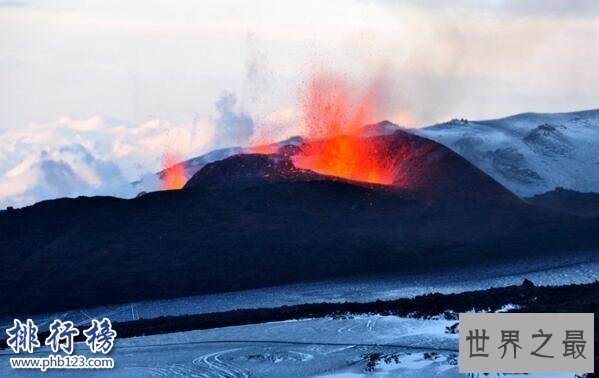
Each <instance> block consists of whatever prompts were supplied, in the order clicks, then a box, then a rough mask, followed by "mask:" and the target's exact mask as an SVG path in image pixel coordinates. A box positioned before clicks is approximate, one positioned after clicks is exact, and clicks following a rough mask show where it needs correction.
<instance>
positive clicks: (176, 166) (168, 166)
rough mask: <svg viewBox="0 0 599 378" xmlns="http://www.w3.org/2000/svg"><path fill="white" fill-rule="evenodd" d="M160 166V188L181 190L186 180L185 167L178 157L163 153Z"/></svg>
mask: <svg viewBox="0 0 599 378" xmlns="http://www.w3.org/2000/svg"><path fill="white" fill-rule="evenodd" d="M162 166H163V167H164V174H163V176H162V188H163V189H164V190H170V189H181V188H182V187H183V185H185V182H186V181H187V178H186V177H185V167H184V166H183V163H181V159H180V158H179V156H177V155H176V154H173V153H165V154H164V156H163V157H162Z"/></svg>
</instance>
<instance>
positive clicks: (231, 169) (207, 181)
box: [185, 154, 326, 188]
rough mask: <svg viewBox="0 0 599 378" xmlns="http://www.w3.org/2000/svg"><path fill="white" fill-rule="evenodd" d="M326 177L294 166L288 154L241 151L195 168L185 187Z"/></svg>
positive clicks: (250, 183) (253, 183) (237, 185)
mask: <svg viewBox="0 0 599 378" xmlns="http://www.w3.org/2000/svg"><path fill="white" fill-rule="evenodd" d="M324 178H326V177H325V176H323V175H319V174H317V173H314V172H312V171H309V170H305V169H299V168H296V167H295V166H294V165H293V163H292V162H291V160H290V159H289V157H288V156H285V155H279V154H272V155H265V154H240V155H234V156H231V157H229V158H226V159H224V160H221V161H217V162H214V163H210V164H207V165H206V166H205V167H204V168H202V169H201V170H200V171H199V172H197V173H196V174H195V175H193V177H192V178H191V179H189V181H188V182H187V184H185V187H186V188H193V187H198V186H206V185H220V186H233V187H236V188H239V187H240V186H244V187H245V186H247V185H256V184H259V183H265V182H277V181H288V182H292V181H309V180H322V179H324Z"/></svg>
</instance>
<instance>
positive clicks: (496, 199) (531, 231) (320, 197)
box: [0, 125, 599, 315]
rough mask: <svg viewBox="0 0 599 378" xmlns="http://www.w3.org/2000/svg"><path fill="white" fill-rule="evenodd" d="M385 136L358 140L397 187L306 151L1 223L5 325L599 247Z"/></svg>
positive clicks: (428, 153) (585, 229)
mask: <svg viewBox="0 0 599 378" xmlns="http://www.w3.org/2000/svg"><path fill="white" fill-rule="evenodd" d="M383 126H384V125H383ZM374 134H375V135H373V134H372V133H370V134H368V135H359V136H354V137H358V138H366V139H367V140H366V142H368V143H369V146H374V148H375V150H376V151H378V153H379V154H380V156H381V157H384V160H383V161H384V164H383V165H376V167H384V168H385V169H386V171H385V174H386V176H385V177H386V178H388V184H381V183H378V182H370V181H360V180H355V179H352V178H347V177H341V176H335V175H331V174H327V173H326V172H317V171H314V170H312V169H307V168H306V166H309V165H310V164H309V163H306V161H305V159H306V157H309V156H310V155H312V154H314V151H317V146H316V147H315V145H314V144H312V145H308V144H307V143H325V144H326V143H327V141H326V140H320V141H310V142H306V141H304V142H303V143H292V144H284V145H281V146H279V147H278V148H277V149H275V150H274V152H273V151H272V150H270V149H269V152H272V153H269V154H256V153H253V154H236V155H233V156H230V157H227V158H224V159H222V160H219V161H214V162H212V163H208V164H206V165H205V166H203V168H201V169H200V170H199V171H198V172H197V173H195V174H194V175H193V177H192V178H191V179H190V180H189V181H188V182H187V183H186V184H185V186H184V187H183V188H182V189H180V190H167V191H161V192H152V193H148V194H145V195H142V196H139V197H137V198H134V199H130V200H126V199H118V198H113V197H79V198H75V199H57V200H50V201H43V202H40V203H38V204H35V205H33V206H29V207H26V208H23V209H17V210H9V211H3V212H0V251H1V253H0V257H1V258H2V260H3V261H4V264H2V267H1V273H2V276H3V277H4V281H3V285H4V287H3V290H2V291H1V292H0V303H1V305H0V306H1V307H0V313H3V314H11V315H14V313H15V311H18V312H23V313H35V312H42V311H44V312H46V311H58V310H65V309H73V308H82V307H90V306H98V305H104V304H114V303H124V302H131V301H139V300H146V299H157V298H166V297H180V296H187V295H193V294H202V293H212V292H222V291H231V290H240V289H247V288H252V287H261V286H268V285H276V284H282V283H288V282H299V281H305V280H313V279H327V278H332V277H354V276H358V275H379V274H389V273H399V272H404V273H405V272H415V271H426V270H429V271H430V270H439V269H451V268H452V267H453V266H458V265H460V266H462V265H464V264H478V263H481V262H485V263H490V262H493V261H499V260H506V259H507V260H518V259H520V258H522V257H525V256H531V255H535V254H536V255H545V254H549V253H574V252H575V251H578V250H582V249H587V248H596V247H597V246H599V236H598V235H599V233H597V232H596V231H597V230H598V229H599V220H598V219H597V218H590V219H582V218H578V217H576V216H574V215H567V214H562V213H559V212H555V211H550V210H545V209H541V208H537V207H535V206H533V205H530V204H527V203H525V202H523V201H521V200H520V199H519V198H517V197H516V196H515V195H513V194H512V193H511V192H510V191H508V190H507V189H505V188H504V187H503V186H501V185H500V184H499V183H497V182H496V181H495V180H494V179H492V178H491V177H490V176H488V175H486V174H485V173H483V172H482V171H481V170H479V169H478V168H476V167H475V166H473V165H472V164H471V163H469V162H468V161H467V160H465V159H464V158H462V157H460V156H459V155H457V154H456V153H454V152H453V151H451V150H449V149H448V148H446V147H444V146H442V145H440V144H438V143H436V142H433V141H431V140H428V139H425V138H423V137H419V136H415V135H411V134H408V133H405V132H403V131H401V130H395V131H392V132H385V133H374ZM353 142H356V141H352V143H353ZM369 148H370V147H369ZM302 159H304V161H303V162H302V163H300V164H297V162H298V161H300V160H302ZM377 164H378V163H377ZM23 282H27V285H23ZM15 292H18V293H19V295H18V296H15V295H13V293H15Z"/></svg>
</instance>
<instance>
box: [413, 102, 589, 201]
mask: <svg viewBox="0 0 599 378" xmlns="http://www.w3.org/2000/svg"><path fill="white" fill-rule="evenodd" d="M412 132H414V133H415V134H418V135H421V136H424V137H426V138H429V139H432V140H434V141H437V142H439V143H441V144H443V145H445V146H447V147H449V148H451V149H453V150H454V151H456V152H457V153H459V154H460V155H462V156H464V157H465V158H466V159H468V160H469V161H470V162H471V163H473V164H475V165H476V166H478V167H479V168H480V169H482V170H483V171H485V172H486V173H487V174H489V175H490V176H492V177H493V178H495V179H496V180H497V181H499V182H500V183H501V184H503V185H504V186H506V187H507V188H508V189H510V190H512V191H513V192H514V193H516V194H518V195H520V196H532V195H534V194H539V193H543V192H546V191H549V190H553V189H555V188H556V187H563V188H567V189H572V190H576V191H581V192H599V156H598V155H597V147H598V146H599V109H596V110H588V111H580V112H572V113H523V114H518V115H514V116H511V117H506V118H501V119H495V120H487V121H467V120H458V119H455V120H452V121H450V122H447V123H442V124H438V125H434V126H430V127H426V128H423V129H419V130H412Z"/></svg>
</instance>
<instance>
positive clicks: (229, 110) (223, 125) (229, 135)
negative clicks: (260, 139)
mask: <svg viewBox="0 0 599 378" xmlns="http://www.w3.org/2000/svg"><path fill="white" fill-rule="evenodd" d="M236 104H237V97H236V96H235V95H234V94H233V93H224V94H223V95H222V96H221V97H220V98H219V99H218V101H216V104H215V106H216V110H217V112H218V116H217V118H216V120H215V127H216V130H215V134H216V141H217V142H218V144H219V145H220V146H223V147H226V146H227V145H229V146H231V145H233V146H237V145H243V144H246V143H247V142H248V140H249V139H250V138H251V137H252V135H253V134H254V121H253V120H252V118H251V117H250V116H249V115H247V114H245V113H244V112H242V111H236V110H235V105H236Z"/></svg>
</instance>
